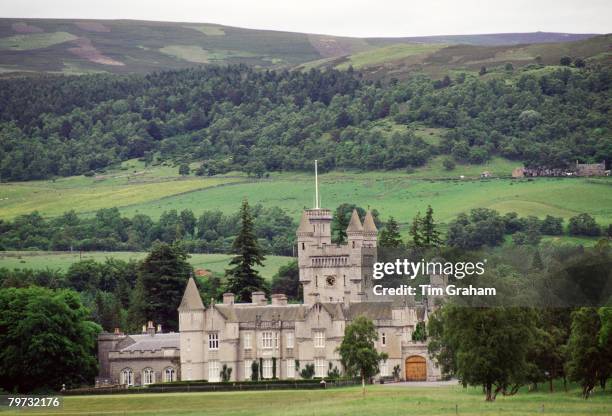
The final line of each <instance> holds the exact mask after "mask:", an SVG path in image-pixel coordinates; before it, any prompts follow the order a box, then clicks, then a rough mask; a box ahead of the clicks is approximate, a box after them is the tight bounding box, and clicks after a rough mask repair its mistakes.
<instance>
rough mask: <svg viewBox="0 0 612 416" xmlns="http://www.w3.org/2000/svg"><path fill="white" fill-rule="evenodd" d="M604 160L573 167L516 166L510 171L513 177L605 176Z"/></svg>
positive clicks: (578, 164) (577, 164)
mask: <svg viewBox="0 0 612 416" xmlns="http://www.w3.org/2000/svg"><path fill="white" fill-rule="evenodd" d="M607 175H609V173H607V171H606V162H605V161H603V162H601V163H578V162H577V161H576V165H575V166H574V167H573V168H566V169H563V168H545V167H536V168H524V167H518V168H516V169H514V170H513V171H512V177H513V178H524V177H528V178H529V177H539V176H545V177H546V176H553V177H558V176H607Z"/></svg>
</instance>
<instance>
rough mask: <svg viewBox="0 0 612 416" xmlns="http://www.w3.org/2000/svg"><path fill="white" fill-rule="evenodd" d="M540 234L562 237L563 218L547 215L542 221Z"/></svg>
mask: <svg viewBox="0 0 612 416" xmlns="http://www.w3.org/2000/svg"><path fill="white" fill-rule="evenodd" d="M540 232H541V233H542V234H544V235H562V234H563V218H561V217H553V216H551V215H547V216H546V218H544V220H543V221H542V225H541V227H540Z"/></svg>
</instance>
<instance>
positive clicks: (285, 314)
mask: <svg viewBox="0 0 612 416" xmlns="http://www.w3.org/2000/svg"><path fill="white" fill-rule="evenodd" d="M214 308H215V309H216V310H217V311H218V312H219V313H220V314H221V315H222V316H223V317H224V318H225V319H227V321H228V322H255V321H257V320H258V319H259V320H260V321H274V320H279V319H280V320H281V321H303V320H304V315H305V311H306V308H305V307H304V305H299V304H291V305H282V306H276V305H241V304H239V303H238V304H236V303H235V304H233V305H224V304H216V305H215V306H214Z"/></svg>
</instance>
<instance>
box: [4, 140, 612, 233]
mask: <svg viewBox="0 0 612 416" xmlns="http://www.w3.org/2000/svg"><path fill="white" fill-rule="evenodd" d="M431 130H434V129H431ZM438 133H439V132H437V131H428V130H425V129H423V130H422V131H419V132H418V134H420V135H423V136H424V137H429V138H430V140H436V136H437V135H438ZM515 166H516V164H515V163H513V162H511V161H508V160H505V159H501V158H494V159H492V160H491V161H490V162H489V163H487V164H485V165H458V166H457V167H456V168H455V169H454V170H453V171H450V172H449V171H446V170H444V168H443V167H442V158H440V157H438V158H434V159H433V160H432V161H431V162H430V163H429V164H428V165H427V166H425V167H423V168H419V169H417V170H415V171H413V172H411V173H406V172H403V171H379V172H348V171H347V172H342V171H335V172H330V173H326V174H322V175H320V189H321V199H322V205H323V206H324V207H330V208H335V207H336V206H338V205H339V204H341V203H343V202H354V203H356V204H358V205H360V206H363V207H367V206H370V207H371V208H376V209H378V210H379V211H380V213H381V215H382V217H383V219H384V218H388V217H389V216H394V217H395V218H396V219H398V220H399V221H400V222H401V223H407V222H408V221H410V220H411V219H412V217H413V216H414V215H415V214H416V213H417V211H421V212H424V211H425V209H426V208H427V205H429V204H431V206H432V207H433V208H434V211H435V214H436V220H437V221H438V222H439V223H447V222H449V221H450V220H452V219H453V218H455V216H456V215H457V214H458V213H460V212H467V211H469V210H470V209H472V208H478V207H484V208H492V209H496V210H498V211H500V212H501V213H505V212H509V211H516V212H517V213H518V214H519V215H522V216H524V215H535V216H538V217H544V216H546V215H547V214H550V215H554V216H560V217H563V218H565V219H566V220H567V219H568V218H570V217H572V216H574V215H576V214H578V213H581V212H588V213H590V214H591V215H593V216H594V217H595V218H596V219H597V220H598V221H599V222H600V223H602V224H609V223H612V192H611V191H612V180H611V179H610V178H593V179H588V178H534V179H533V180H528V179H521V180H513V179H509V178H508V176H509V174H510V172H511V169H512V168H513V167H515ZM177 170H178V168H177V167H175V166H155V167H148V168H145V167H144V166H143V165H142V163H141V162H137V161H128V162H125V163H124V166H123V167H122V168H121V169H120V170H117V171H112V172H109V173H106V174H104V175H100V176H97V177H89V178H88V177H84V176H75V177H69V178H62V179H57V180H55V181H32V182H22V183H15V182H14V183H3V184H0V219H6V220H10V219H13V218H15V217H16V216H18V215H20V214H24V213H29V212H32V211H34V210H37V211H39V212H40V213H41V214H42V215H44V216H49V217H53V216H58V215H61V214H62V213H63V212H65V211H68V210H71V209H73V210H75V211H76V212H77V213H79V214H84V215H91V214H93V213H94V212H95V211H96V210H98V209H100V208H109V207H114V206H116V207H119V209H120V211H121V212H122V214H123V215H127V216H133V215H135V214H138V213H143V214H147V215H149V216H151V217H153V218H158V217H159V216H160V215H161V214H162V213H163V212H164V211H166V210H170V209H176V210H179V211H180V210H182V209H186V208H188V209H191V210H192V211H193V212H194V213H195V214H196V215H199V213H201V212H202V211H204V210H214V209H219V210H221V211H223V212H224V213H233V212H236V211H237V210H238V208H239V204H240V201H241V200H242V199H243V198H245V197H246V198H248V199H249V202H250V203H251V204H257V203H261V204H263V205H264V206H268V207H272V206H278V207H281V208H283V209H285V210H286V211H287V212H288V213H289V215H291V216H292V217H293V218H295V219H296V220H297V219H298V218H299V216H300V213H301V211H302V209H303V208H304V207H310V206H311V205H312V204H313V193H314V192H313V188H314V178H313V175H312V174H311V173H296V172H293V173H273V174H271V175H270V177H269V178H265V179H259V180H256V179H253V178H248V177H247V176H246V175H244V174H234V173H230V174H228V175H225V176H215V177H198V176H194V175H193V174H192V175H190V176H187V177H184V178H183V177H180V176H179V175H178V173H177ZM485 170H487V171H490V172H491V173H492V174H493V176H494V177H493V178H491V179H480V178H479V176H480V173H481V172H483V171H485ZM461 177H463V178H461Z"/></svg>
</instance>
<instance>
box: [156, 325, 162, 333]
mask: <svg viewBox="0 0 612 416" xmlns="http://www.w3.org/2000/svg"><path fill="white" fill-rule="evenodd" d="M157 332H159V333H161V332H162V327H161V324H157Z"/></svg>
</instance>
